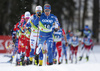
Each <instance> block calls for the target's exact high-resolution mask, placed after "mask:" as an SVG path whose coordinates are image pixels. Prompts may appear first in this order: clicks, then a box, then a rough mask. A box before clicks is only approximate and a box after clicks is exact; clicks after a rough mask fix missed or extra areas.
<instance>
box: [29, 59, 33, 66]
mask: <svg viewBox="0 0 100 71" xmlns="http://www.w3.org/2000/svg"><path fill="white" fill-rule="evenodd" d="M32 63H33V57H30V65H31V64H32Z"/></svg>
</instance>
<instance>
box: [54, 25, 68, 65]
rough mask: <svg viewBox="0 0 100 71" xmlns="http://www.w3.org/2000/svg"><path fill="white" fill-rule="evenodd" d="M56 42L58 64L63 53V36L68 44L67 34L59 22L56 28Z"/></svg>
mask: <svg viewBox="0 0 100 71" xmlns="http://www.w3.org/2000/svg"><path fill="white" fill-rule="evenodd" d="M53 35H54V42H55V43H56V46H55V47H56V48H57V51H58V64H61V59H62V57H61V53H62V36H63V37H64V40H65V43H66V44H67V39H66V34H65V31H64V29H62V28H60V24H58V28H55V29H54V32H53Z"/></svg>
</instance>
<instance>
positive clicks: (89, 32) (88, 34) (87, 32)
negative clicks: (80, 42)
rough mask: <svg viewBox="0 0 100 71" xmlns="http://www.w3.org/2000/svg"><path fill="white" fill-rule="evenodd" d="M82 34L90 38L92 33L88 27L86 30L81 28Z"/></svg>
mask: <svg viewBox="0 0 100 71" xmlns="http://www.w3.org/2000/svg"><path fill="white" fill-rule="evenodd" d="M83 35H84V36H88V38H90V37H91V35H92V31H91V30H90V29H88V30H85V29H83Z"/></svg>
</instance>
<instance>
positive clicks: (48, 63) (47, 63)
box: [47, 57, 49, 65]
mask: <svg viewBox="0 0 100 71" xmlns="http://www.w3.org/2000/svg"><path fill="white" fill-rule="evenodd" d="M47 65H49V60H48V57H47Z"/></svg>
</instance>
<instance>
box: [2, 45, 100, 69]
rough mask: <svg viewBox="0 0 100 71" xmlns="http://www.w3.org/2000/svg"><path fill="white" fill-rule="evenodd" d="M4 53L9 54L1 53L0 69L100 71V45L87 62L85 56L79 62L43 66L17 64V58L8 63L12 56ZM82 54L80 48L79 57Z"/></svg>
mask: <svg viewBox="0 0 100 71" xmlns="http://www.w3.org/2000/svg"><path fill="white" fill-rule="evenodd" d="M4 55H9V54H0V71H100V45H95V46H94V50H93V52H92V51H91V52H90V59H89V61H88V62H87V61H86V59H85V56H84V58H83V60H82V61H80V62H79V61H78V63H77V64H75V63H73V64H71V63H70V61H68V64H65V61H64V59H63V63H62V64H60V65H58V64H53V65H51V66H48V65H45V64H43V66H35V65H28V66H15V58H14V60H13V63H12V64H10V63H6V62H7V61H8V60H9V59H10V58H9V57H4ZM79 55H80V49H79V51H78V59H79Z"/></svg>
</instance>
